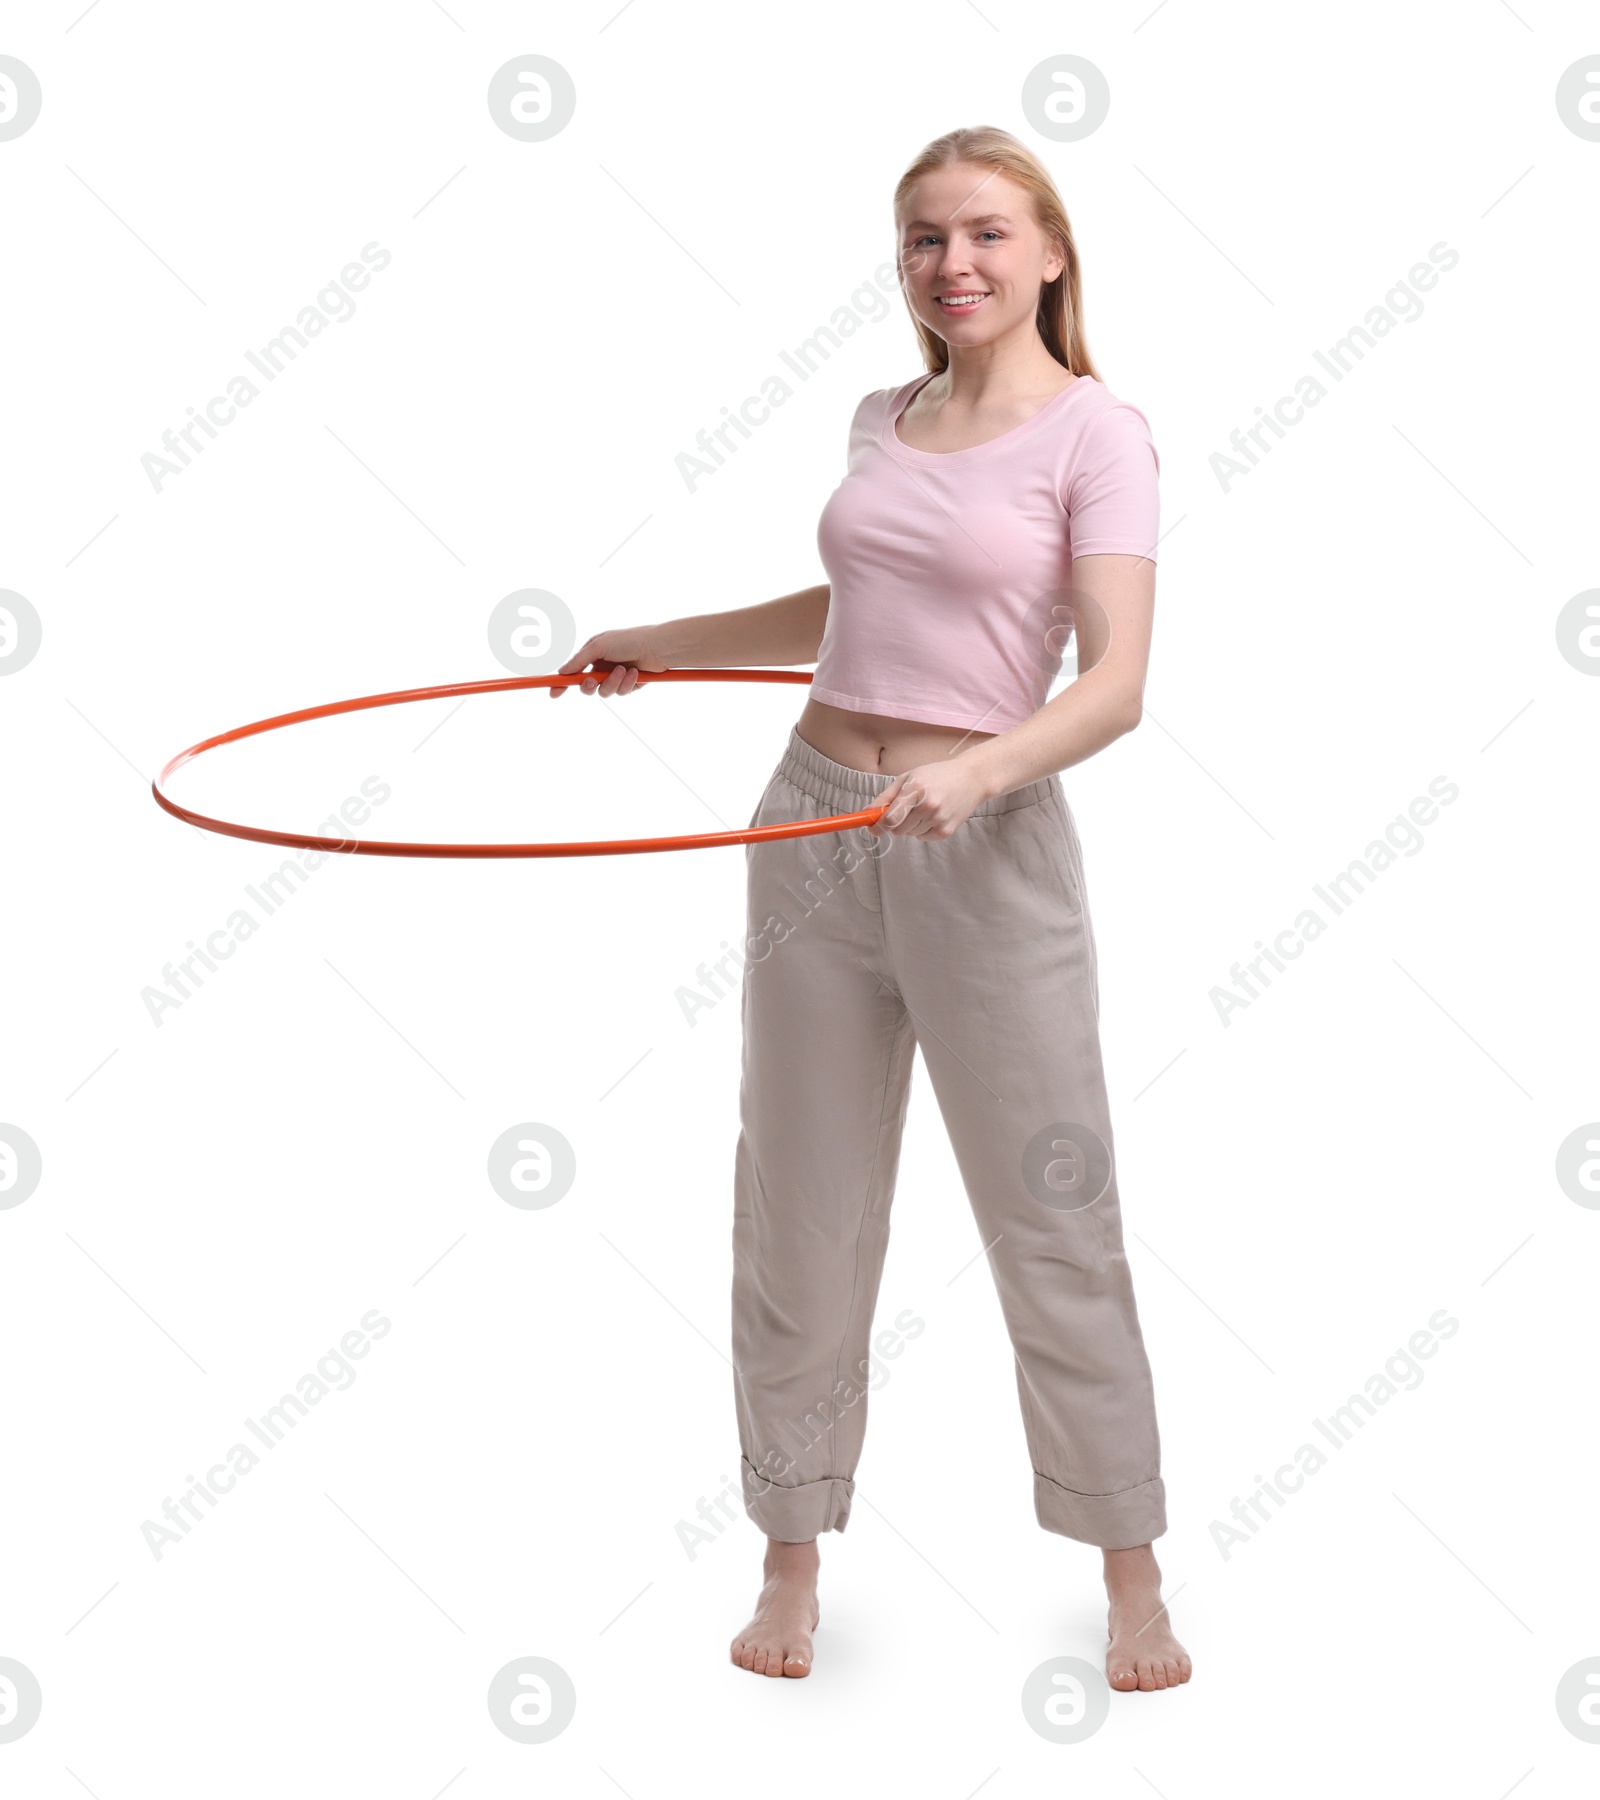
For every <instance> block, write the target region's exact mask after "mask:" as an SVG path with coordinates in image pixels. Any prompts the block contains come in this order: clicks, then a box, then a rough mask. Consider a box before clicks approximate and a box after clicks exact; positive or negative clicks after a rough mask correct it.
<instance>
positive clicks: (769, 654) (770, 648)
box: [651, 583, 829, 669]
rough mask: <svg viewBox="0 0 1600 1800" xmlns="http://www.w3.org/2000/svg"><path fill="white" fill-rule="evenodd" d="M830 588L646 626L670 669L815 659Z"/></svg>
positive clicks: (794, 661)
mask: <svg viewBox="0 0 1600 1800" xmlns="http://www.w3.org/2000/svg"><path fill="white" fill-rule="evenodd" d="M828 597H829V589H828V586H827V584H826V583H824V584H823V585H822V586H821V587H809V588H801V589H800V591H799V592H798V593H794V594H785V595H783V597H782V598H781V599H778V600H766V601H763V602H762V603H761V604H760V605H759V606H739V607H735V608H734V609H733V610H732V611H731V612H715V613H698V614H695V615H694V616H693V617H691V618H685V619H669V620H667V621H666V622H665V623H663V624H660V625H654V626H652V627H651V634H652V636H653V637H654V639H655V641H656V644H657V647H658V649H659V652H660V655H661V659H662V661H663V662H665V663H666V664H667V666H668V667H669V668H673V669H744V668H753V667H756V666H759V665H761V664H765V663H772V664H776V665H778V666H780V667H781V666H783V665H785V664H788V663H809V662H815V661H816V660H817V653H818V651H819V650H820V649H821V647H822V628H823V626H824V625H825V624H826V623H827V619H828Z"/></svg>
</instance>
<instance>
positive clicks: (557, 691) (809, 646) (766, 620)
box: [547, 583, 830, 700]
mask: <svg viewBox="0 0 1600 1800" xmlns="http://www.w3.org/2000/svg"><path fill="white" fill-rule="evenodd" d="M828 599H830V589H828V585H826V583H822V587H803V589H801V590H799V592H797V594H785V596H783V598H781V599H767V601H761V605H758V607H734V608H733V610H731V612H698V614H693V616H691V617H686V619H666V621H664V623H661V625H634V626H623V628H621V630H614V632H596V635H594V637H590V639H589V643H587V644H580V646H578V650H576V652H574V653H572V655H571V657H567V661H565V662H563V664H562V666H560V670H558V671H556V673H560V675H576V673H578V671H580V670H587V668H589V664H590V662H614V664H616V668H612V670H608V671H607V673H605V675H587V677H585V680H583V686H581V689H580V691H581V693H599V695H607V697H610V695H614V693H632V691H634V689H635V688H637V686H639V670H644V671H646V673H661V671H662V670H740V668H761V666H767V664H774V662H776V664H779V666H781V664H787V662H815V661H817V652H819V650H821V648H822V626H824V625H826V623H828ZM547 691H549V697H551V698H553V700H558V698H560V697H562V695H563V693H567V689H565V688H551V689H547Z"/></svg>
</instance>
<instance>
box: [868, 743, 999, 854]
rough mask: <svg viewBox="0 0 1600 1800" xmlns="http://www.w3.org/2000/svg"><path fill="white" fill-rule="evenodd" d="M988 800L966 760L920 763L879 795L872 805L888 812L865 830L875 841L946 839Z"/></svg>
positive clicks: (899, 776)
mask: <svg viewBox="0 0 1600 1800" xmlns="http://www.w3.org/2000/svg"><path fill="white" fill-rule="evenodd" d="M986 798H987V793H986V790H985V788H984V786H983V783H982V782H981V781H980V780H979V778H978V773H977V770H976V769H975V768H974V767H973V765H972V763H971V762H970V761H968V760H967V759H966V758H965V757H960V756H958V757H954V758H952V759H950V760H948V761H941V762H931V763H919V764H918V765H917V766H916V768H914V769H906V770H905V771H904V772H903V773H901V774H899V775H897V776H895V778H894V780H893V781H891V782H890V783H889V785H888V786H887V787H886V788H885V789H884V790H883V792H882V793H881V794H879V795H878V797H877V799H876V800H875V801H874V802H873V804H874V805H879V806H882V807H884V809H885V810H884V812H883V813H882V815H881V816H880V817H879V818H878V820H877V822H876V823H875V824H872V825H869V826H867V828H866V829H867V830H868V831H870V832H871V833H872V835H873V836H874V837H919V838H947V837H950V836H951V835H953V833H954V832H955V830H956V828H957V826H959V825H962V824H964V823H965V822H966V820H967V819H968V818H969V817H970V816H971V814H972V810H973V808H974V807H976V806H977V805H978V804H979V803H980V802H981V801H983V800H984V799H986Z"/></svg>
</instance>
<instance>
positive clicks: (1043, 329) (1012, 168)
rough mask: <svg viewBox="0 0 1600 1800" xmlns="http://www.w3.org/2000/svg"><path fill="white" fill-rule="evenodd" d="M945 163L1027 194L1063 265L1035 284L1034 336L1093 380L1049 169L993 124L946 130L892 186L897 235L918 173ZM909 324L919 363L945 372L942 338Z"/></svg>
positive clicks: (1070, 251) (1068, 234)
mask: <svg viewBox="0 0 1600 1800" xmlns="http://www.w3.org/2000/svg"><path fill="white" fill-rule="evenodd" d="M951 163H978V164H980V165H981V166H982V167H984V168H988V169H994V170H997V171H998V172H999V173H1000V174H1002V175H1004V176H1006V177H1007V178H1008V179H1010V180H1011V181H1014V182H1015V183H1016V184H1017V186H1018V187H1019V188H1021V189H1022V190H1023V192H1024V193H1025V194H1026V195H1027V196H1028V199H1029V203H1030V206H1031V208H1032V212H1033V218H1034V222H1035V223H1036V224H1037V225H1038V227H1039V229H1040V230H1041V231H1042V232H1043V233H1044V235H1045V237H1046V238H1047V239H1053V240H1054V241H1055V243H1056V245H1057V247H1058V248H1059V250H1060V252H1061V256H1062V259H1063V261H1064V262H1065V265H1066V266H1065V267H1064V268H1063V269H1062V271H1061V273H1060V274H1059V275H1057V276H1056V278H1055V280H1054V281H1046V282H1042V283H1041V284H1040V287H1039V309H1038V313H1037V315H1036V317H1037V320H1038V325H1039V336H1040V337H1041V338H1042V339H1043V340H1044V346H1045V348H1046V349H1047V350H1048V351H1049V352H1050V354H1051V355H1052V356H1053V357H1054V358H1055V359H1056V361H1057V362H1058V363H1060V364H1061V366H1062V367H1063V368H1064V369H1067V370H1070V372H1071V373H1072V374H1074V375H1092V376H1093V377H1094V378H1095V380H1097V381H1098V380H1099V379H1100V371H1099V370H1098V369H1096V368H1095V366H1094V360H1093V358H1092V357H1091V356H1090V355H1089V346H1088V344H1087V343H1086V342H1085V340H1084V334H1083V284H1082V276H1081V272H1080V269H1079V265H1078V247H1077V244H1076V243H1075V242H1074V241H1073V236H1072V224H1071V222H1070V220H1069V219H1068V218H1067V209H1066V207H1065V206H1064V205H1063V204H1062V201H1061V195H1060V194H1059V193H1058V192H1057V191H1056V184H1055V182H1054V181H1052V180H1051V178H1050V171H1049V170H1048V169H1046V168H1045V166H1044V164H1043V163H1042V162H1040V161H1039V159H1038V157H1036V156H1035V155H1034V153H1033V152H1032V151H1031V150H1030V149H1029V148H1028V146H1027V145H1026V144H1024V143H1022V142H1021V140H1020V139H1018V138H1014V137H1013V136H1012V135H1011V133H1010V132H1009V131H1002V130H1001V129H1000V127H999V126H997V125H963V126H960V127H959V128H958V129H957V130H955V131H947V132H946V133H945V134H944V136H943V137H937V138H935V139H934V140H933V142H932V143H930V144H927V145H925V146H924V147H923V148H922V149H921V150H920V151H918V153H917V155H916V156H915V157H914V158H913V159H912V162H911V166H910V167H909V168H908V169H907V170H906V172H905V174H903V175H902V176H901V177H900V179H899V181H898V182H897V183H896V184H895V190H894V217H895V226H896V231H897V235H898V232H899V225H900V220H901V217H902V215H903V214H904V212H905V209H906V205H907V202H908V201H909V199H910V196H911V190H912V188H913V187H915V186H916V184H917V183H918V182H919V181H920V180H921V179H922V177H923V176H924V175H927V174H929V173H930V172H931V171H932V170H934V169H942V168H946V167H948V166H949V165H950V164H951ZM895 248H896V265H897V266H898V263H899V253H900V245H899V244H898V243H897V244H896V247H895ZM911 323H912V325H913V327H914V328H915V330H916V334H917V342H918V343H919V344H920V345H921V346H922V360H923V362H924V363H926V365H927V366H928V368H929V370H931V371H932V372H933V373H934V374H938V373H939V372H940V371H941V370H943V369H945V368H948V367H949V363H950V351H949V347H948V346H947V345H946V343H945V341H944V339H943V338H941V337H939V336H938V335H937V333H935V332H933V331H930V330H929V328H928V327H927V326H926V325H924V324H923V322H922V321H921V319H919V318H917V316H916V315H915V314H914V313H913V314H912V319H911Z"/></svg>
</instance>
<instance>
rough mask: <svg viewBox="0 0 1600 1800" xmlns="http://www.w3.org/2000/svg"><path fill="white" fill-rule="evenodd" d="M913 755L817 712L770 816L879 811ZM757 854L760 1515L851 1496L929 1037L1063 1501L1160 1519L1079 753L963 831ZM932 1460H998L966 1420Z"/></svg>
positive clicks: (744, 1083) (777, 1515) (748, 1110)
mask: <svg viewBox="0 0 1600 1800" xmlns="http://www.w3.org/2000/svg"><path fill="white" fill-rule="evenodd" d="M891 779H892V777H891V776H888V775H881V774H868V773H866V772H865V771H863V770H859V769H851V768H847V767H846V766H845V765H844V764H842V763H836V762H834V761H833V760H832V759H831V758H829V757H826V756H824V755H822V753H821V752H820V751H818V750H815V749H813V748H812V746H811V745H810V744H808V743H806V741H805V740H804V739H803V738H802V737H801V736H800V734H799V732H798V731H791V733H790V736H789V743H788V747H787V749H786V750H785V752H784V754H783V756H782V758H781V759H780V761H779V763H778V766H777V768H776V770H775V771H774V773H773V776H772V779H771V780H770V781H769V782H768V784H767V788H766V792H765V793H764V794H763V795H762V797H761V803H760V805H759V806H758V807H757V809H756V813H755V816H754V818H752V820H751V821H750V823H751V824H752V825H773V824H778V823H780V822H783V823H788V822H792V821H794V820H799V819H820V818H825V817H828V816H829V815H831V814H835V813H846V812H859V811H860V810H861V809H862V808H864V807H866V806H869V805H871V803H872V800H873V797H874V796H876V795H877V794H878V793H880V792H881V791H882V790H883V789H884V788H885V787H887V786H888V785H889V782H890V781H891ZM745 857H746V864H747V870H748V877H749V900H748V934H749V935H748V937H747V940H746V944H745V955H746V957H747V959H748V960H747V961H746V963H745V967H744V976H743V994H742V1002H741V1003H742V1007H743V1022H744V1062H743V1074H742V1080H741V1084H740V1094H739V1105H740V1123H741V1130H740V1133H739V1142H738V1149H737V1152H736V1157H735V1195H734V1223H733V1352H734V1390H735V1399H736V1405H737V1410H738V1420H739V1438H740V1449H741V1451H742V1453H743V1475H744V1496H745V1507H746V1510H747V1511H748V1513H749V1515H750V1517H751V1518H752V1519H753V1520H754V1521H755V1523H756V1524H757V1525H758V1526H760V1527H761V1529H762V1530H763V1531H764V1532H765V1533H766V1534H767V1535H768V1536H769V1537H774V1538H779V1539H782V1540H786V1541H788V1542H794V1543H799V1542H804V1541H806V1540H807V1539H810V1538H813V1537H815V1536H816V1535H817V1534H818V1532H822V1531H840V1530H843V1529H844V1526H845V1523H846V1521H847V1520H848V1519H849V1516H850V1499H851V1495H852V1494H853V1493H854V1491H855V1481H854V1474H855V1468H856V1461H857V1458H858V1457H859V1455H860V1452H861V1443H862V1436H863V1433H864V1430H865V1427H866V1412H867V1398H866V1396H867V1382H868V1376H869V1368H870V1364H869V1360H868V1349H869V1344H868V1339H869V1333H870V1331H871V1327H872V1315H873V1307H874V1304H875V1302H876V1300H877V1296H878V1283H879V1278H880V1276H881V1274H882V1272H883V1258H884V1251H885V1249H886V1247H887V1245H888V1238H889V1206H890V1201H891V1199H892V1197H893V1194H894V1189H895V1177H896V1173H897V1170H898V1166H899V1158H900V1136H901V1130H902V1128H903V1126H904V1123H905V1116H906V1103H907V1098H908V1095H909V1091H910V1082H911V1062H912V1051H913V1048H914V1047H917V1046H920V1048H921V1050H922V1057H923V1062H924V1064H925V1066H926V1068H927V1071H928V1076H929V1079H930V1080H931V1081H932V1083H933V1091H934V1095H935V1097H936V1098H937V1100H938V1104H939V1110H940V1112H941V1114H942V1115H943V1117H944V1123H945V1128H946V1130H947V1131H948V1132H949V1134H950V1142H951V1146H952V1148H953V1150H954V1152H955V1157H956V1162H957V1164H958V1166H959V1167H960V1170H961V1176H962V1180H963V1182H964V1184H965V1186H966V1190H967V1195H968V1198H969V1200H970V1201H971V1203H972V1210H973V1213H974V1216H975V1218H976V1222H977V1228H978V1233H979V1243H980V1244H981V1245H984V1246H987V1247H988V1260H989V1265H990V1267H991V1269H992V1270H993V1272H994V1279H995V1283H996V1286H997V1288H998V1290H999V1295H1000V1304H1001V1308H1002V1311H1003V1313H1004V1317H1005V1321H1006V1326H1007V1329H1008V1330H1009V1332H1010V1335H1011V1343H1012V1347H1013V1349H1014V1350H1015V1352H1016V1365H1017V1389H1018V1392H1019V1394H1020V1396H1021V1400H1022V1418H1023V1424H1024V1427H1025V1430H1026V1433H1027V1442H1028V1449H1029V1454H1030V1457H1031V1459H1032V1463H1033V1472H1034V1509H1035V1512H1036V1513H1037V1516H1038V1520H1039V1523H1040V1524H1041V1525H1042V1526H1043V1527H1044V1528H1045V1529H1046V1530H1048V1531H1057V1532H1061V1533H1062V1534H1064V1535H1065V1536H1067V1537H1071V1538H1078V1539H1080V1540H1082V1541H1083V1542H1085V1543H1089V1544H1099V1545H1103V1546H1105V1547H1107V1548H1111V1549H1121V1548H1126V1547H1128V1546H1131V1545H1134V1544H1144V1543H1148V1542H1149V1541H1150V1540H1151V1539H1152V1538H1155V1537H1158V1536H1160V1535H1161V1533H1162V1532H1164V1531H1165V1530H1166V1509H1165V1494H1164V1490H1163V1487H1162V1482H1161V1477H1160V1473H1159V1468H1160V1453H1159V1442H1158V1438H1157V1433H1156V1420H1155V1404H1154V1397H1153V1394H1152V1391H1151V1382H1150V1366H1149V1363H1148V1361H1147V1359H1146V1356H1145V1350H1144V1343H1143V1340H1142V1338H1141V1336H1140V1332H1139V1320H1138V1314H1137V1312H1136V1310H1135V1307H1134V1299H1133V1288H1132V1284H1131V1282H1130V1280H1129V1274H1128V1265H1127V1261H1126V1259H1125V1257H1124V1255H1123V1245H1122V1224H1121V1215H1120V1210H1119V1207H1118V1201H1117V1183H1116V1179H1115V1172H1114V1167H1113V1163H1112V1141H1111V1121H1110V1118H1109V1116H1108V1112H1107V1105H1106V1091H1105V1080H1104V1077H1103V1075H1102V1072H1101V1063H1100V1040H1099V995H1098V992H1097V988H1096V978H1095V950H1094V933H1093V930H1092V928H1091V926H1090V922H1089V909H1088V905H1087V903H1086V900H1085V896H1084V886H1083V862H1082V858H1081V855H1080V853H1079V848H1078V836H1077V831H1076V829H1075V828H1074V825H1073V822H1072V815H1071V813H1070V812H1069V811H1068V809H1067V804H1066V799H1065V797H1064V795H1063V793H1062V791H1061V783H1060V780H1059V778H1058V777H1056V776H1054V775H1052V776H1050V777H1048V778H1047V779H1046V780H1044V781H1037V782H1034V783H1032V784H1031V785H1030V786H1028V787H1024V788H1019V789H1017V790H1015V791H1014V792H1012V793H1009V794H1002V795H999V796H997V797H996V798H994V799H991V800H986V801H984V802H983V803H982V804H981V805H980V806H979V807H978V808H977V810H976V811H975V812H974V813H973V814H972V816H971V817H970V818H968V819H967V820H966V821H965V823H963V824H962V825H961V826H959V827H958V828H957V830H956V831H955V833H954V834H953V835H952V836H950V837H948V838H945V839H942V840H933V841H930V840H926V839H919V838H912V837H876V838H875V837H873V836H872V835H871V834H870V833H868V832H867V831H865V830H864V829H858V830H853V831H846V832H827V833H822V834H819V835H816V836H813V837H802V838H786V839H782V840H779V841H777V842H774V843H765V844H749V845H747V846H746V847H745ZM924 1198H925V1197H923V1196H918V1199H919V1201H922V1200H923V1199H924ZM928 1475H929V1477H930V1478H931V1479H941V1478H942V1479H951V1478H954V1479H956V1480H958V1481H960V1482H962V1483H963V1484H970V1483H971V1481H972V1478H973V1471H972V1470H971V1469H969V1468H968V1467H967V1466H966V1463H965V1461H964V1459H963V1457H962V1455H961V1450H960V1442H959V1438H958V1437H957V1438H955V1439H951V1438H946V1439H943V1440H941V1443H940V1446H939V1450H938V1454H937V1457H936V1459H935V1460H934V1461H933V1463H932V1464H931V1465H930V1467H929V1469H928Z"/></svg>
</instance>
